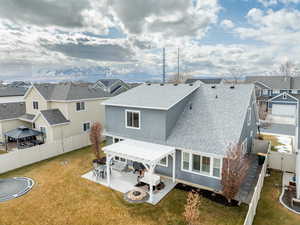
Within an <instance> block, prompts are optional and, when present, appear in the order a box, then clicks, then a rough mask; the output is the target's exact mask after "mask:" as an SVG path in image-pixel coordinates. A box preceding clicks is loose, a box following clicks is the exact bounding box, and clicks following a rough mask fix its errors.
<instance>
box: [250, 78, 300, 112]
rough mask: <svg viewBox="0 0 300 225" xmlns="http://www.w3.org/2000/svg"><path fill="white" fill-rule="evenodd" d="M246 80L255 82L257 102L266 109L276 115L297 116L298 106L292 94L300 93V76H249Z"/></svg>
mask: <svg viewBox="0 0 300 225" xmlns="http://www.w3.org/2000/svg"><path fill="white" fill-rule="evenodd" d="M245 81H246V82H251V83H254V84H255V88H256V96H257V103H258V105H259V106H261V107H262V108H263V109H264V110H265V111H268V112H270V113H271V114H272V115H275V116H286V117H293V118H295V117H296V110H297V106H296V103H295V98H293V97H291V96H293V95H295V96H297V95H298V94H300V77H288V76H248V77H246V79H245ZM287 94H289V95H287Z"/></svg>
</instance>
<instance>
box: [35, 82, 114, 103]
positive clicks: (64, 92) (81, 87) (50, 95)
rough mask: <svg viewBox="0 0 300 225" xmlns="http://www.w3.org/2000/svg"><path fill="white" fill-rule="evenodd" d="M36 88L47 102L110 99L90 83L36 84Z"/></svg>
mask: <svg viewBox="0 0 300 225" xmlns="http://www.w3.org/2000/svg"><path fill="white" fill-rule="evenodd" d="M34 87H36V88H37V90H38V91H39V92H40V94H41V95H42V96H43V97H44V98H45V99H46V100H49V101H51V100H61V101H66V100H80V99H92V98H104V97H109V94H107V93H106V92H105V91H104V90H102V89H101V88H93V87H92V85H90V84H88V83H79V84H77V83H72V82H68V83H60V84H35V85H34Z"/></svg>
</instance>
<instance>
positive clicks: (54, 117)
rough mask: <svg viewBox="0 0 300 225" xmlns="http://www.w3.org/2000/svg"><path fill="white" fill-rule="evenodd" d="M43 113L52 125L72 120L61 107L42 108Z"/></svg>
mask: <svg viewBox="0 0 300 225" xmlns="http://www.w3.org/2000/svg"><path fill="white" fill-rule="evenodd" d="M41 114H42V115H43V116H44V118H45V119H46V120H47V122H48V123H49V124H50V125H51V126H52V125H58V124H63V123H68V122H70V120H67V119H66V117H65V116H64V115H63V114H62V112H61V111H60V110H59V109H47V110H41Z"/></svg>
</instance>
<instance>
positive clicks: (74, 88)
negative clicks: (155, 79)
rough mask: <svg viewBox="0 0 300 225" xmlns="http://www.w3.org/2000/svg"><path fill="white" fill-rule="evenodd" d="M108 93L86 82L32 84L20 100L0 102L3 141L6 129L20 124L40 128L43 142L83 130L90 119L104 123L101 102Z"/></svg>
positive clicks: (89, 123)
mask: <svg viewBox="0 0 300 225" xmlns="http://www.w3.org/2000/svg"><path fill="white" fill-rule="evenodd" d="M108 97H109V95H108V94H107V93H106V92H105V91H104V90H103V89H101V88H95V87H92V86H91V85H89V84H85V83H79V84H74V83H72V82H68V83H60V84H34V85H32V86H31V87H30V88H29V89H28V90H27V92H26V93H25V95H24V102H23V103H7V104H4V105H3V104H0V120H1V121H0V131H1V134H2V135H1V138H2V141H4V139H3V137H4V134H5V133H6V132H8V131H9V130H12V129H15V128H18V127H20V126H25V127H28V128H32V129H34V130H38V131H41V132H42V133H43V134H44V140H45V141H46V142H48V141H49V142H51V141H56V140H60V139H64V138H68V137H71V136H76V135H80V134H85V133H87V132H88V131H89V130H90V127H91V125H92V123H93V122H96V121H98V122H100V123H104V119H105V116H104V106H103V105H102V104H101V103H102V102H103V101H104V100H106V99H107V98H108Z"/></svg>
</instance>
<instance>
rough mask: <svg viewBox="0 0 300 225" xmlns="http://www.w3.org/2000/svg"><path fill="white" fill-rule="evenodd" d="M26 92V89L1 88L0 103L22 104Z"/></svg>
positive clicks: (6, 86)
mask: <svg viewBox="0 0 300 225" xmlns="http://www.w3.org/2000/svg"><path fill="white" fill-rule="evenodd" d="M26 90H27V89H26V88H24V87H14V86H8V85H5V86H0V103H8V102H22V101H24V99H23V96H24V94H25V92H26Z"/></svg>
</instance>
